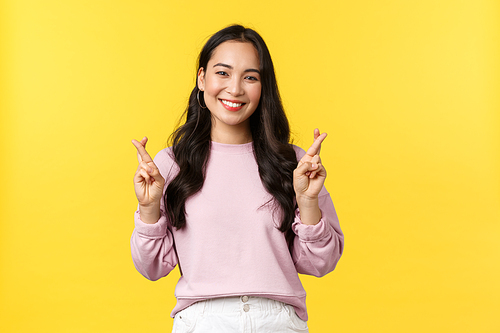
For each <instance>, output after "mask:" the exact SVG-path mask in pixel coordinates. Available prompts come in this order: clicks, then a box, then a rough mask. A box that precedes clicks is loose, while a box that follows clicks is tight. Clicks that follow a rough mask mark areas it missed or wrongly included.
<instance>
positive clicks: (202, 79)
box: [198, 67, 205, 91]
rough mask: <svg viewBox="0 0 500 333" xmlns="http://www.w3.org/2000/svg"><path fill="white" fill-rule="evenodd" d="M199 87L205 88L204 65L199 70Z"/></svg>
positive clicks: (202, 89)
mask: <svg viewBox="0 0 500 333" xmlns="http://www.w3.org/2000/svg"><path fill="white" fill-rule="evenodd" d="M198 89H200V90H201V91H204V90H205V70H204V69H203V67H200V69H199V70H198Z"/></svg>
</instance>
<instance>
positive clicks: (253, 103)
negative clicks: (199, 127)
mask: <svg viewBox="0 0 500 333" xmlns="http://www.w3.org/2000/svg"><path fill="white" fill-rule="evenodd" d="M259 68H260V61H259V54H258V52H257V50H256V49H255V47H254V46H253V44H251V43H242V42H236V41H227V42H224V43H222V44H220V45H219V46H217V47H216V48H215V50H214V52H213V53H212V57H211V58H210V60H209V61H208V64H207V68H200V70H199V72H198V88H199V89H200V90H202V91H204V94H203V95H204V100H205V104H206V105H207V108H208V109H209V110H210V112H211V114H212V140H214V137H217V136H220V135H223V136H225V137H227V136H228V135H229V136H230V135H238V136H243V135H246V136H247V137H248V138H249V139H251V137H249V135H250V119H249V118H250V116H251V115H252V114H253V113H254V111H255V109H256V108H257V105H258V104H259V100H260V93H261V81H260V71H259Z"/></svg>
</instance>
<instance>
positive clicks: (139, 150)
mask: <svg viewBox="0 0 500 333" xmlns="http://www.w3.org/2000/svg"><path fill="white" fill-rule="evenodd" d="M145 139H146V142H147V138H146V137H145ZM142 141H144V139H142V140H141V142H142ZM141 142H139V141H137V140H132V143H133V144H134V146H135V148H137V154H138V155H139V157H140V158H141V159H140V160H139V162H142V161H144V162H152V161H153V159H152V158H151V156H149V154H148V152H147V151H146V148H144V145H143V144H142V143H141Z"/></svg>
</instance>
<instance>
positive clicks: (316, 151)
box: [306, 133, 327, 158]
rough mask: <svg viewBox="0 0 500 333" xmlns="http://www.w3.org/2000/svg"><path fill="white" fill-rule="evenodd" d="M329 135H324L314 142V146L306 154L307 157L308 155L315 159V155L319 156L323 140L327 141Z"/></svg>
mask: <svg viewBox="0 0 500 333" xmlns="http://www.w3.org/2000/svg"><path fill="white" fill-rule="evenodd" d="M326 136H327V134H326V133H322V134H320V135H319V136H318V137H317V138H316V139H315V140H314V142H313V144H312V145H311V147H309V149H308V150H307V152H306V155H308V156H309V157H310V158H311V157H313V156H314V155H318V154H319V151H320V149H321V143H322V142H323V140H325V138H326Z"/></svg>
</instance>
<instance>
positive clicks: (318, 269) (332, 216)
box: [292, 146, 344, 277]
mask: <svg viewBox="0 0 500 333" xmlns="http://www.w3.org/2000/svg"><path fill="white" fill-rule="evenodd" d="M294 149H295V151H296V154H297V160H300V159H301V158H302V156H303V155H304V154H305V151H304V150H302V149H301V148H299V147H296V146H294ZM318 204H319V209H320V210H321V219H320V221H319V222H318V224H316V225H305V224H302V222H301V220H300V211H299V209H298V208H297V209H296V210H295V221H294V223H293V224H292V230H293V232H294V233H295V235H296V237H295V239H294V243H293V249H292V259H293V262H294V264H295V268H296V269H297V272H299V273H301V274H308V275H314V276H317V277H320V276H324V275H326V274H328V273H329V272H331V271H333V270H334V269H335V266H336V265H337V263H338V261H339V259H340V257H341V256H342V252H343V250H344V234H343V233H342V230H341V229H340V224H339V220H338V217H337V212H336V211H335V207H334V206H333V202H332V199H331V197H330V194H329V193H328V191H327V190H326V188H325V187H324V186H323V189H322V190H321V192H320V193H319V196H318Z"/></svg>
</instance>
